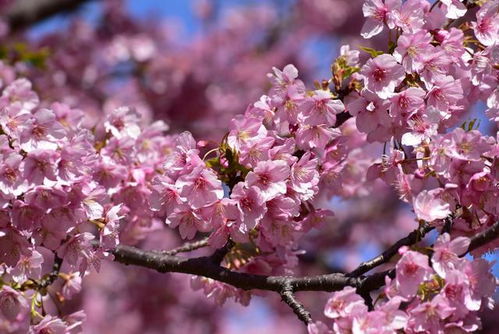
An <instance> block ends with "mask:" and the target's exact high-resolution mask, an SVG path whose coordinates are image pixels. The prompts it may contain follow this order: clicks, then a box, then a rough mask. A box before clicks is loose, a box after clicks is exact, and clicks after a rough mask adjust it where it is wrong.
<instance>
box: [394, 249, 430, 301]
mask: <svg viewBox="0 0 499 334" xmlns="http://www.w3.org/2000/svg"><path fill="white" fill-rule="evenodd" d="M401 251H402V252H403V254H402V257H401V258H400V260H399V261H398V262H397V265H396V266H395V271H396V278H395V282H396V284H397V289H398V291H399V293H400V296H402V297H404V298H410V297H413V296H414V295H415V294H416V292H417V290H418V287H419V285H420V284H421V283H422V282H423V281H424V280H426V279H428V278H429V277H430V274H431V273H432V272H433V270H431V268H430V266H429V265H428V257H427V256H426V255H423V254H421V253H418V252H413V251H408V250H403V249H401Z"/></svg>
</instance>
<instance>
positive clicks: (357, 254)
mask: <svg viewBox="0 0 499 334" xmlns="http://www.w3.org/2000/svg"><path fill="white" fill-rule="evenodd" d="M46 1H50V0H31V1H30V0H20V1H15V0H0V13H1V15H0V17H2V19H0V20H1V21H0V55H1V57H2V58H8V59H10V60H23V61H25V62H28V63H30V66H25V68H21V69H20V70H21V71H24V72H25V73H26V75H27V76H29V77H30V78H31V79H32V80H33V81H34V86H35V89H36V90H37V91H38V92H40V95H41V100H43V101H45V103H47V104H49V103H51V102H54V101H61V102H64V103H67V104H68V105H69V106H71V107H73V108H77V109H81V110H83V111H84V112H85V115H86V122H87V125H89V126H93V125H95V124H97V123H98V122H99V119H100V118H101V117H102V115H104V114H105V113H106V112H109V111H111V110H113V109H114V108H116V107H118V106H122V105H129V106H133V107H135V108H136V109H137V110H138V111H139V112H140V113H141V114H142V116H143V119H144V122H145V123H149V122H151V121H152V120H158V119H161V120H164V121H166V122H167V124H168V125H169V127H170V131H171V132H173V133H177V132H181V131H185V130H188V131H191V132H192V133H193V134H194V136H195V137H196V138H197V139H203V140H206V141H207V142H208V143H210V142H211V143H212V144H213V143H214V142H217V141H219V140H220V139H221V138H222V137H223V136H224V134H225V133H226V131H227V127H228V124H229V122H230V120H231V119H232V117H233V116H234V115H236V114H239V113H243V112H244V110H245V109H246V108H247V106H248V105H249V104H251V103H254V102H255V101H257V100H258V99H259V97H260V96H261V95H262V94H264V93H265V92H266V89H267V88H268V87H269V82H268V80H267V76H266V74H267V73H269V72H271V71H272V67H273V66H275V67H278V68H282V67H284V66H285V65H286V64H290V63H292V64H294V65H295V66H296V67H297V68H298V69H299V71H300V77H301V78H302V80H303V81H305V83H306V84H307V86H308V87H309V88H312V87H313V85H314V81H316V80H317V81H319V82H320V80H322V79H329V77H330V75H331V74H330V65H331V63H332V62H333V60H334V59H335V58H336V56H337V55H338V51H339V48H340V46H341V45H343V44H350V45H352V47H354V48H355V47H358V46H360V45H362V46H371V47H373V46H374V47H375V46H376V45H378V44H381V45H385V44H386V38H387V37H386V36H384V35H380V36H378V37H377V39H375V40H372V41H366V40H361V38H360V36H359V32H360V28H361V26H362V23H363V17H362V10H361V7H362V0H266V1H264V0H260V1H258V0H254V1H249V0H248V1H246V0H240V1H233V0H232V1H231V0H189V1H187V0H163V1H154V0H126V1H125V0H100V1H99V0H93V1H92V0H88V1H85V0H74V1H72V4H71V5H69V6H68V8H67V9H68V10H67V11H65V12H64V13H61V12H59V11H55V12H52V13H42V14H43V15H42V14H40V13H39V12H36V10H37V8H39V6H40V4H43V3H44V2H46ZM51 1H56V2H57V1H61V0H51ZM21 2H23V3H25V5H26V4H27V6H28V7H27V8H28V9H26V8H24V11H25V12H28V13H31V15H27V16H22V15H20V14H19V13H21V12H22V11H21V10H20V9H19V8H21V9H22V5H20V3H21ZM61 2H66V3H67V2H68V1H61ZM70 2H71V1H70ZM19 66H21V67H22V66H23V65H19ZM37 88H38V89H37ZM482 109H483V106H476V108H474V110H473V113H475V114H477V113H479V111H480V110H482ZM480 126H481V130H482V131H492V130H493V129H492V128H489V125H488V124H487V122H485V121H484V122H483V123H481V124H480ZM207 145H209V144H207ZM373 149H375V150H378V151H379V152H381V149H380V147H379V146H373ZM352 161H354V159H352ZM355 161H356V162H355V163H353V162H352V165H351V166H349V168H346V169H345V170H347V171H348V175H342V177H343V178H344V180H343V184H342V185H341V187H338V188H341V194H340V193H337V194H332V195H342V196H346V197H349V198H351V199H350V200H348V201H341V202H340V201H339V200H336V199H334V197H333V201H332V202H329V203H328V205H330V206H331V207H333V210H334V211H335V217H334V218H332V219H331V221H328V222H326V223H325V226H324V229H323V230H321V233H317V232H315V233H314V232H312V233H310V234H309V235H307V236H306V237H304V238H303V242H302V244H301V245H300V248H301V249H304V250H305V251H306V252H305V253H304V254H301V255H300V256H299V258H300V261H301V263H302V265H300V267H299V269H298V272H297V274H298V275H300V274H308V275H311V274H319V273H326V272H338V271H339V272H346V271H349V270H351V269H353V268H354V267H356V265H357V264H358V263H360V262H361V261H362V260H366V259H368V258H370V257H372V256H373V255H375V254H377V253H379V252H380V251H382V250H383V249H384V248H385V247H387V245H390V244H392V243H393V242H394V241H395V240H398V239H400V238H401V237H402V236H405V235H406V234H407V233H408V232H410V231H412V230H413V229H414V227H415V226H416V225H415V224H416V223H415V220H414V215H413V214H412V213H411V212H410V211H409V210H408V208H407V207H406V206H405V205H402V204H401V202H400V201H399V200H398V198H397V196H396V194H394V193H393V191H391V190H390V189H388V188H387V187H386V186H381V185H373V186H372V188H371V189H375V192H373V193H376V196H375V197H374V196H372V195H370V194H369V193H366V192H365V189H366V188H365V187H360V186H359V179H361V180H363V179H364V178H365V171H366V169H367V167H368V166H369V165H370V164H371V163H372V160H369V159H367V158H366V159H365V160H364V161H365V165H358V161H362V160H359V159H358V157H357V158H356V160H355ZM352 212H353V214H352ZM138 228H143V229H144V235H147V237H144V238H143V239H142V240H133V241H132V240H131V241H130V242H129V243H133V244H136V245H137V244H138V245H139V246H140V247H143V248H154V249H158V248H163V249H167V248H172V247H175V246H176V245H178V244H179V243H180V242H181V241H180V240H178V237H177V236H176V232H175V231H173V232H172V231H169V230H165V229H161V228H158V227H157V226H147V227H143V226H142V227H140V226H139V227H138ZM146 232H148V233H146ZM149 232H153V233H149ZM494 268H495V269H494V270H495V273H496V275H498V274H499V268H498V266H497V265H496V266H495V267H494ZM380 269H382V268H380ZM189 285H190V279H189V278H188V277H186V276H183V275H176V274H174V275H160V274H154V273H151V272H150V271H147V270H144V269H136V268H129V267H127V268H124V267H123V266H121V265H114V264H112V263H108V264H103V267H102V270H101V273H100V274H98V275H93V276H92V277H90V278H89V279H87V280H86V282H85V287H84V289H83V293H81V294H80V296H79V297H77V298H75V300H73V301H71V302H70V303H68V304H67V305H66V307H67V308H69V309H71V308H75V309H76V308H77V306H78V305H82V304H83V305H84V309H85V312H86V313H87V317H88V321H87V324H86V327H85V331H86V333H103V334H107V333H109V334H110V333H124V334H138V333H147V334H156V333H158V334H159V333H193V334H197V333H222V334H226V333H227V334H228V333H234V332H241V333H259V334H264V333H288V334H292V333H303V332H304V328H303V325H302V324H301V323H300V321H299V320H298V319H297V318H296V316H295V315H294V314H292V313H291V312H290V311H289V308H288V307H287V306H285V305H282V303H281V302H280V300H279V298H277V297H276V296H273V295H269V296H267V297H268V298H265V299H264V298H261V297H259V296H254V297H253V298H252V302H251V304H250V306H248V307H244V306H241V305H240V304H236V303H233V302H227V303H226V304H225V305H224V306H223V307H220V306H217V305H216V304H215V303H214V302H213V299H208V298H206V297H205V294H204V293H202V292H200V291H193V290H192V289H191V288H190V287H189ZM262 295H263V294H262ZM298 297H299V298H300V299H302V300H303V301H304V304H305V305H306V306H307V308H308V309H309V310H310V311H311V312H312V315H313V316H314V318H316V319H320V315H321V314H322V309H323V307H324V303H325V301H326V300H327V298H328V294H326V293H316V292H313V293H302V294H299V296H298ZM498 321H499V319H497V317H496V318H495V319H494V317H493V316H492V313H490V317H485V319H484V331H483V332H484V333H486V332H488V333H494V328H497V326H499V323H498Z"/></svg>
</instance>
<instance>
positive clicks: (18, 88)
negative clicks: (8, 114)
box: [2, 78, 40, 112]
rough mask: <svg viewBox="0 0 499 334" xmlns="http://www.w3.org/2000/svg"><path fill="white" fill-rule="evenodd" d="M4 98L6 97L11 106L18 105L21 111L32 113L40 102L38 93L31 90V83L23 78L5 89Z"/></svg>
mask: <svg viewBox="0 0 499 334" xmlns="http://www.w3.org/2000/svg"><path fill="white" fill-rule="evenodd" d="M2 97H6V98H7V99H8V100H9V101H10V103H11V104H17V105H18V106H19V107H20V109H21V110H20V111H22V112H26V111H32V110H33V109H34V108H35V107H36V106H37V105H38V103H39V102H40V101H39V99H38V96H37V95H36V93H35V92H34V91H33V90H32V89H31V82H30V81H29V80H27V79H24V78H21V79H17V80H15V81H14V82H12V83H11V84H10V85H8V86H7V87H5V89H4V90H3V93H2Z"/></svg>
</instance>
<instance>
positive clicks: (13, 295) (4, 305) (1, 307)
mask: <svg viewBox="0 0 499 334" xmlns="http://www.w3.org/2000/svg"><path fill="white" fill-rule="evenodd" d="M29 321H30V316H29V302H28V300H27V299H26V297H24V296H23V295H22V293H21V292H19V291H17V290H14V289H12V288H11V287H10V286H9V285H7V284H4V285H3V286H2V288H1V290H0V322H1V326H0V328H2V329H4V328H7V329H9V330H12V332H10V331H9V333H27V331H28V326H29Z"/></svg>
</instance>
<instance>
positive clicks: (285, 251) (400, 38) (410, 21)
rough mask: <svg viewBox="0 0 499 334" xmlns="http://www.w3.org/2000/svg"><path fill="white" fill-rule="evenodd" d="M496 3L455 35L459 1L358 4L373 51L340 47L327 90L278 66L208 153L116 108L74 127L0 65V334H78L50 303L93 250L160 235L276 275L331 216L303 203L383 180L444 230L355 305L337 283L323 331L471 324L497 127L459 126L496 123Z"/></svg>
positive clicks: (486, 294) (142, 57)
mask: <svg viewBox="0 0 499 334" xmlns="http://www.w3.org/2000/svg"><path fill="white" fill-rule="evenodd" d="M498 9H499V5H498V2H497V1H488V2H485V4H483V6H481V7H480V8H479V9H478V10H477V11H476V21H473V22H467V21H465V23H462V24H461V23H460V22H461V20H460V21H456V19H458V18H462V17H463V19H462V20H465V19H466V16H464V15H465V14H466V13H467V12H468V8H467V7H466V6H465V5H464V4H463V3H461V2H459V1H454V0H452V1H450V0H449V1H443V0H442V1H440V2H439V3H436V4H435V5H433V6H431V5H430V3H429V2H427V1H426V0H408V1H405V2H402V1H400V0H386V1H381V0H369V1H367V2H366V3H365V5H364V7H363V12H364V15H365V16H366V17H367V21H366V24H365V26H364V27H363V31H362V35H363V36H364V37H366V38H371V37H373V36H375V35H377V34H380V33H381V32H382V31H383V30H385V29H386V28H387V29H389V30H390V36H392V37H393V36H395V39H394V40H390V43H389V45H388V48H387V51H386V52H385V51H377V50H375V49H370V48H364V51H367V52H368V53H369V55H370V56H371V57H370V58H369V59H368V60H367V61H365V62H364V63H362V62H361V61H360V52H359V51H355V50H351V49H350V47H349V46H343V47H342V48H341V53H340V56H339V57H338V59H337V60H336V61H335V62H334V64H333V66H332V77H331V79H329V80H324V81H323V82H322V83H317V84H316V87H315V89H314V90H307V89H306V87H305V84H304V83H303V82H302V81H301V80H300V79H298V70H297V68H296V67H295V66H293V65H287V66H285V67H284V68H283V69H282V70H280V69H277V68H274V69H273V73H270V74H269V75H268V79H269V80H270V83H271V87H270V90H269V91H268V95H263V96H262V97H261V98H260V99H259V100H258V101H257V102H255V103H254V104H252V105H250V106H249V107H248V108H247V110H246V112H245V113H244V114H243V115H240V116H237V117H235V118H234V119H233V120H232V122H231V124H230V126H229V131H228V132H227V133H226V135H225V136H224V137H223V139H222V140H221V142H220V143H219V144H217V145H215V146H216V147H215V148H213V149H212V150H209V151H207V152H205V148H209V147H210V144H207V142H196V140H195V139H194V137H193V136H192V134H191V133H189V132H183V133H181V134H178V135H172V136H166V135H165V134H164V133H165V131H166V130H168V127H167V125H166V124H165V123H164V122H162V121H157V122H154V123H151V124H149V123H148V122H146V121H143V120H142V119H141V117H140V113H139V112H137V111H136V110H135V109H133V108H128V107H119V108H116V109H113V111H111V112H108V113H106V114H105V116H104V118H103V121H102V122H100V123H98V124H91V125H89V124H88V123H87V122H88V119H87V120H85V119H84V112H83V111H80V110H77V109H74V108H71V107H69V106H68V105H66V104H63V103H48V102H46V101H43V100H42V101H40V98H39V96H38V94H37V93H36V92H35V90H34V89H33V87H32V83H31V82H30V81H29V80H27V79H26V78H22V76H21V75H20V74H19V73H18V70H19V68H21V66H19V67H11V66H9V65H6V64H4V63H0V89H1V96H0V110H1V111H0V278H1V279H0V329H1V331H2V332H6V333H23V332H30V333H31V332H32V333H46V332H57V333H59V332H61V333H76V332H78V331H79V330H80V327H81V323H82V321H83V319H84V314H83V313H82V312H76V313H71V314H64V315H63V314H61V315H60V316H58V317H56V316H55V314H56V310H58V309H59V307H58V306H59V305H60V304H63V303H64V301H65V300H68V299H71V298H72V297H73V296H74V295H75V294H77V293H78V292H79V291H80V290H81V286H82V279H83V278H85V276H86V275H87V274H88V273H89V271H90V270H91V268H96V269H97V270H98V269H99V264H100V262H101V261H102V260H104V259H107V258H110V255H109V254H108V251H110V250H112V249H114V248H116V246H118V245H120V244H137V243H138V242H139V241H142V240H144V239H145V237H146V236H148V235H149V234H151V233H150V232H153V231H158V230H159V229H162V228H164V226H168V227H170V228H171V229H176V228H178V231H179V234H180V237H181V238H182V239H187V240H191V239H193V238H194V237H195V236H196V235H200V234H204V235H206V236H207V237H208V239H207V240H208V245H209V246H210V247H211V248H212V249H220V248H222V249H224V251H226V253H225V255H224V257H223V259H219V260H220V261H221V265H222V266H224V267H225V268H227V269H229V270H233V271H237V272H240V273H249V274H260V275H290V274H292V273H293V271H292V270H293V269H294V268H295V267H296V265H297V263H298V257H297V255H298V254H300V245H299V241H300V239H301V237H302V236H303V235H305V234H306V233H307V232H309V231H310V230H311V229H312V228H319V227H320V225H321V223H323V222H324V221H325V220H326V218H327V217H328V216H331V215H332V212H331V211H329V210H326V209H320V208H318V207H319V206H322V204H323V203H324V202H327V201H329V200H330V199H331V198H332V197H333V196H339V197H341V198H344V199H346V198H351V197H362V196H365V195H370V189H372V188H371V186H372V185H373V184H376V185H377V186H379V185H380V184H383V182H384V183H386V184H388V185H389V186H394V188H395V190H396V192H397V194H398V196H399V198H400V199H401V200H402V201H404V202H406V203H408V204H410V205H411V206H412V208H413V210H414V212H415V214H416V217H417V220H418V221H419V222H420V223H425V224H430V225H431V226H433V227H438V228H439V227H441V226H442V225H444V224H445V230H448V231H450V234H448V233H443V232H442V231H440V233H441V235H440V237H439V238H438V240H437V242H436V243H435V245H434V246H433V249H432V250H431V251H429V252H428V251H427V250H418V249H413V250H410V249H408V248H402V249H401V250H400V255H401V258H400V259H399V260H398V262H397V264H396V265H395V267H394V270H393V271H394V273H395V276H394V278H393V279H390V278H388V277H387V278H386V288H385V290H384V293H383V294H381V295H380V296H379V297H378V298H377V302H376V303H375V305H373V309H372V310H370V309H369V308H368V306H367V305H366V304H365V303H364V298H366V296H363V297H361V296H360V295H357V294H356V292H355V290H354V289H353V288H351V287H347V288H345V289H343V290H342V291H339V292H336V293H335V294H334V295H333V297H332V298H331V299H330V300H329V302H328V303H327V305H326V309H325V315H326V316H327V317H328V318H331V319H334V324H333V328H332V329H333V331H334V332H338V333H343V332H345V333H349V332H354V333H371V332H372V333H379V332H382V333H396V332H397V331H401V330H403V331H404V332H409V333H417V332H430V333H440V332H442V333H443V332H446V331H453V330H459V331H465V332H470V331H474V330H476V329H478V328H479V327H480V321H479V318H478V317H477V312H478V311H480V310H482V309H484V308H485V307H491V306H492V304H493V303H492V302H491V299H490V297H491V296H492V294H493V292H494V289H495V280H494V277H493V276H492V275H491V273H490V264H489V263H488V262H486V261H485V260H483V259H480V258H476V259H474V260H470V259H468V258H463V257H462V256H463V255H464V253H466V252H467V250H468V246H469V243H470V239H469V238H467V237H471V236H473V235H475V234H477V233H478V232H481V231H483V230H485V229H487V227H489V226H490V225H492V224H494V223H495V222H497V221H499V144H498V139H499V137H498V135H499V133H498V134H496V135H495V137H494V136H487V135H484V134H482V133H481V132H479V131H478V130H476V128H475V126H476V123H477V121H476V120H471V121H465V122H464V123H463V120H465V119H466V117H467V111H468V110H469V109H470V108H471V107H472V106H473V105H475V104H476V103H477V102H482V103H484V104H486V105H487V110H486V112H485V115H486V116H482V118H483V119H484V121H485V119H486V118H487V120H488V121H491V122H496V124H497V122H498V121H499V106H498V101H499V99H498V98H497V94H498V92H499V91H498V88H497V86H498V85H497V81H498V77H499V76H498V69H499V67H498V64H499V58H498V57H499V56H498V55H499V49H498V48H499V43H498V39H499V38H498V34H499V31H498V29H499V24H498V23H499V22H498V21H499V14H498ZM390 39H391V38H390ZM137 43H145V44H146V45H145V46H144V45H141V46H140V48H139V47H137ZM114 48H115V49H119V50H121V51H122V52H121V53H120V52H117V51H116V50H115V51H116V52H115V53H114V54H112V55H111V56H113V55H114V56H121V57H124V58H130V57H131V58H137V60H138V61H139V62H142V61H146V60H148V59H150V58H151V57H152V54H154V52H155V48H154V46H153V45H150V44H148V43H147V41H144V40H143V39H141V38H137V39H132V40H127V41H120V40H116V41H115V44H114ZM139 49H140V50H139ZM135 51H137V52H135ZM138 51H141V52H138ZM145 51H147V52H145ZM111 58H112V57H111ZM109 61H117V60H116V59H114V60H113V59H109ZM459 125H461V126H460V127H459ZM383 142H384V143H385V147H384V149H383V156H382V158H381V159H378V160H376V159H377V157H376V152H377V148H379V144H378V146H376V145H377V144H376V143H383ZM387 146H388V147H389V149H388V150H387ZM371 148H373V149H371ZM379 150H381V149H379ZM380 180H381V181H383V182H379V181H380ZM384 186H385V188H388V187H386V185H384ZM321 200H322V203H321ZM163 221H164V222H165V224H163ZM442 230H443V229H442ZM463 235H465V236H467V237H463ZM498 242H499V241H498V240H497V238H496V240H495V241H492V242H489V243H488V244H487V245H486V247H484V248H482V249H478V250H475V253H474V254H473V255H475V256H477V255H481V254H482V253H483V252H484V251H488V250H494V249H496V248H497V247H498V245H499V244H498ZM225 248H226V249H225ZM217 264H218V263H217ZM191 283H192V287H193V288H194V289H202V290H203V291H204V293H205V294H206V295H208V296H209V297H214V299H215V300H216V302H218V303H220V304H222V303H224V301H225V300H226V299H227V298H234V299H235V300H237V301H238V302H240V303H241V304H244V305H246V304H248V303H249V300H250V297H251V293H252V292H247V291H241V290H238V289H236V288H235V287H233V286H229V285H227V284H225V283H221V282H218V281H214V280H212V279H209V278H202V277H199V278H197V277H196V278H193V280H192V282H191ZM367 299H369V298H367ZM52 311H53V312H52ZM329 331H330V329H328V328H327V326H326V325H325V324H323V323H320V322H317V323H313V324H311V325H310V326H309V332H311V333H327V332H329Z"/></svg>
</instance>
